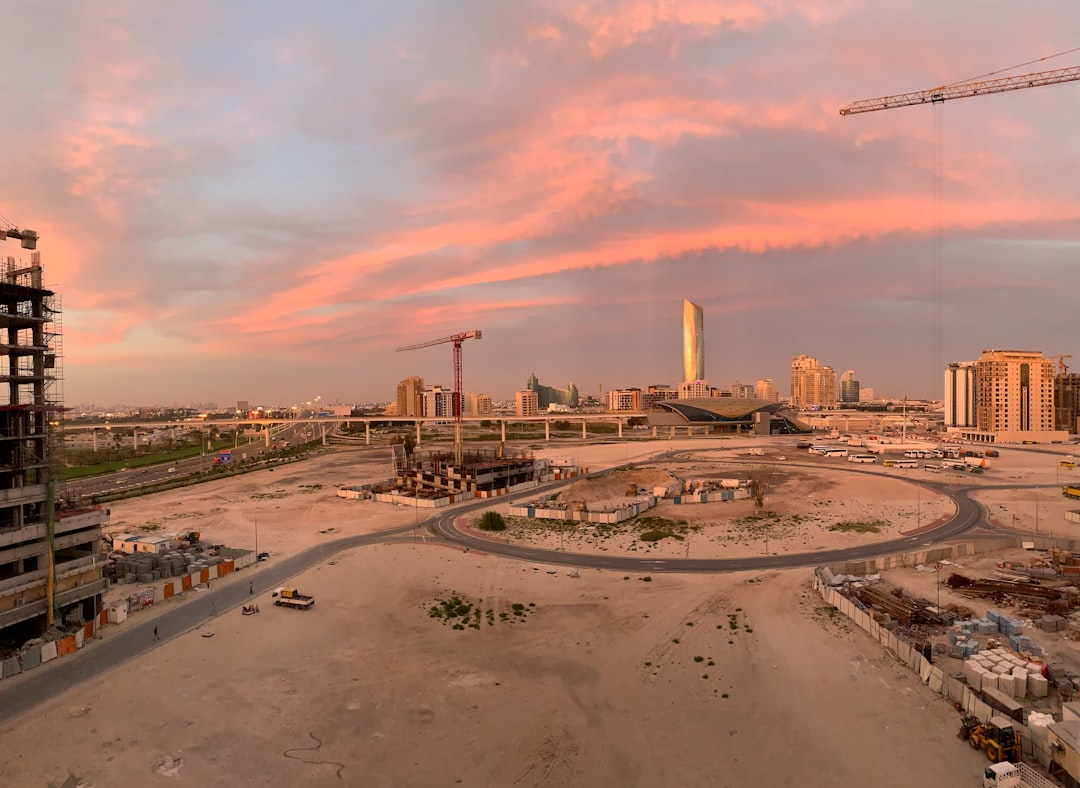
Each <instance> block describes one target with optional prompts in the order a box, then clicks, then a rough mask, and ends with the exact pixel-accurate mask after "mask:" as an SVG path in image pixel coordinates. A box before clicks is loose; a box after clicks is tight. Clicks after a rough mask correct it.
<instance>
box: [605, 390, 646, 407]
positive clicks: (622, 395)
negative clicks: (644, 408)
mask: <svg viewBox="0 0 1080 788" xmlns="http://www.w3.org/2000/svg"><path fill="white" fill-rule="evenodd" d="M608 410H610V411H620V410H628V411H640V410H641V389H616V390H615V391H609V392H608Z"/></svg>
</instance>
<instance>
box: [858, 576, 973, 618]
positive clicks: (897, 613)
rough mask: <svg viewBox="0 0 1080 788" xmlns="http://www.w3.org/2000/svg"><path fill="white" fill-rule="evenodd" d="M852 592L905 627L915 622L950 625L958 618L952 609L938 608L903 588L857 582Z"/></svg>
mask: <svg viewBox="0 0 1080 788" xmlns="http://www.w3.org/2000/svg"><path fill="white" fill-rule="evenodd" d="M852 592H853V595H854V597H855V598H856V599H858V600H859V602H861V603H862V604H863V605H865V606H866V607H869V608H871V609H872V610H875V611H878V612H880V613H887V614H888V615H889V616H890V617H892V618H893V619H895V620H896V621H897V622H899V623H900V625H901V626H905V627H909V626H911V625H913V624H931V625H936V626H949V625H950V624H952V622H953V621H955V620H956V618H957V615H956V613H955V612H953V611H952V610H947V609H940V608H936V607H934V606H932V605H931V604H930V603H929V602H927V601H925V600H922V599H917V598H914V597H911V596H909V595H908V594H907V593H906V592H905V591H904V590H903V589H902V588H892V589H888V588H887V587H884V586H883V584H874V585H862V584H857V585H855V586H853V587H852Z"/></svg>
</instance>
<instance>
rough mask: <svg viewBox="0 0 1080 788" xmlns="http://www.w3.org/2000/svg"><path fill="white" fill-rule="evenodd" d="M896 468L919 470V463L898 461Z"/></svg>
mask: <svg viewBox="0 0 1080 788" xmlns="http://www.w3.org/2000/svg"><path fill="white" fill-rule="evenodd" d="M894 467H896V468H918V467H919V463H917V462H915V460H897V461H896V464H895V465H894Z"/></svg>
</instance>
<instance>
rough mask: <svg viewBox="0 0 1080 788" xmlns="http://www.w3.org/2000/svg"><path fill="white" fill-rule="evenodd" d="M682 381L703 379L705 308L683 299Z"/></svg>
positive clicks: (688, 381)
mask: <svg viewBox="0 0 1080 788" xmlns="http://www.w3.org/2000/svg"><path fill="white" fill-rule="evenodd" d="M682 332H683V382H684V383H690V382H691V381H695V380H704V379H705V310H704V309H702V308H701V307H700V306H698V305H697V304H695V303H694V302H693V301H683V312H682Z"/></svg>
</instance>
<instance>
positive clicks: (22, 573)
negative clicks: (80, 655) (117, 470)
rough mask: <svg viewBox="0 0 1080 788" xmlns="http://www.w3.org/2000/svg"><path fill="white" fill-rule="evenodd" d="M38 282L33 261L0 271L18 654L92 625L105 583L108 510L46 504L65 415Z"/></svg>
mask: <svg viewBox="0 0 1080 788" xmlns="http://www.w3.org/2000/svg"><path fill="white" fill-rule="evenodd" d="M24 248H32V247H26V244H25V242H24ZM41 275H42V269H41V262H40V258H39V257H38V253H37V252H34V253H32V255H31V257H30V262H29V264H27V263H26V262H25V261H23V260H18V261H16V259H15V258H13V257H8V258H7V259H6V261H3V262H0V293H2V296H0V327H2V328H3V336H4V340H3V341H4V344H2V345H0V369H3V373H4V374H3V378H2V381H0V436H3V440H2V441H0V489H2V490H3V496H2V497H0V643H3V644H10V643H15V644H17V645H19V646H21V645H22V644H23V643H25V642H26V641H27V640H32V639H34V638H37V637H40V636H41V635H43V634H44V633H45V632H46V630H47V629H48V628H49V627H50V626H51V625H56V626H61V625H69V626H77V625H80V624H85V623H88V622H94V624H95V626H96V622H97V620H98V615H99V614H100V613H101V610H102V596H101V595H102V592H103V591H104V590H105V584H106V581H105V579H104V578H103V577H102V575H101V568H102V565H103V564H104V563H106V562H105V561H103V560H102V558H103V557H102V554H101V526H102V525H103V524H104V523H105V522H106V521H107V519H108V510H106V509H104V508H102V507H100V506H90V507H84V508H79V509H70V510H69V509H61V508H60V507H58V506H57V504H56V503H55V501H57V500H61V499H64V498H65V497H66V496H65V494H64V493H65V491H64V489H63V483H64V470H63V469H64V465H63V462H62V460H61V458H60V456H59V452H60V450H61V448H62V446H61V445H60V443H59V439H60V435H59V433H58V432H57V430H56V427H55V424H54V421H55V420H57V419H59V414H60V413H61V412H62V411H63V409H64V408H63V402H62V401H60V394H61V391H60V388H59V387H58V386H57V385H56V381H57V380H58V379H60V377H61V375H60V369H59V365H60V357H59V354H58V352H57V350H58V348H59V346H60V334H59V322H58V321H57V315H58V314H59V308H58V307H59V305H58V303H57V301H56V296H55V293H53V292H52V291H51V290H46V289H44V287H43V286H42V282H41ZM19 661H20V662H21V661H22V659H21V657H20V660H19Z"/></svg>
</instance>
